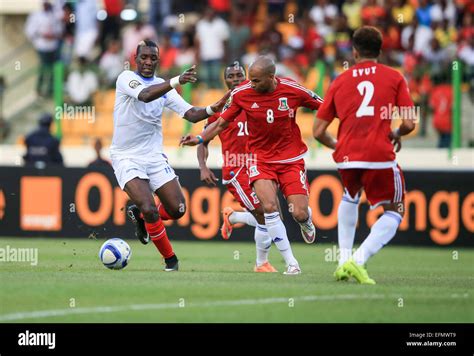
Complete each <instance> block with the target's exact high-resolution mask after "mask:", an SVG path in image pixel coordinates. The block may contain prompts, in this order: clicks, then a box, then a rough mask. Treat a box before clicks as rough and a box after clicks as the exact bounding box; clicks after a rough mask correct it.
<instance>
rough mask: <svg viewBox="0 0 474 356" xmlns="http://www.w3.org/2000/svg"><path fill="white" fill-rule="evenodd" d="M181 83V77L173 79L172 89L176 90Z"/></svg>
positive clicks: (171, 81)
mask: <svg viewBox="0 0 474 356" xmlns="http://www.w3.org/2000/svg"><path fill="white" fill-rule="evenodd" d="M180 84H181V83H180V82H179V75H177V76H176V77H173V78H171V79H170V86H171V88H173V89H174V88H176V87H177V86H178V85H180Z"/></svg>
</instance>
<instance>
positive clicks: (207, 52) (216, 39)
mask: <svg viewBox="0 0 474 356" xmlns="http://www.w3.org/2000/svg"><path fill="white" fill-rule="evenodd" d="M229 35H230V33H229V25H228V24H227V22H225V21H224V20H223V19H221V18H220V17H217V16H216V12H215V11H214V9H212V8H207V9H206V11H205V12H204V16H203V18H202V19H200V20H199V21H198V22H197V24H196V41H195V42H196V47H197V52H198V56H199V59H200V62H201V65H200V69H201V77H202V80H203V81H204V82H205V83H206V84H207V86H208V87H209V88H220V87H222V85H221V84H222V80H221V66H222V64H223V61H225V59H226V54H227V53H226V50H227V48H226V47H227V41H228V39H229ZM198 68H199V67H198Z"/></svg>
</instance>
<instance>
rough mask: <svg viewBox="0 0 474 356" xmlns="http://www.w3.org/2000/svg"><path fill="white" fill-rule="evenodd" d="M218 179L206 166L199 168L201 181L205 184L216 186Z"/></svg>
mask: <svg viewBox="0 0 474 356" xmlns="http://www.w3.org/2000/svg"><path fill="white" fill-rule="evenodd" d="M218 180H219V179H217V178H216V176H215V175H214V173H212V171H211V170H210V169H209V168H208V167H202V168H201V182H204V183H206V184H207V185H210V186H214V187H215V186H216V182H217V181H218Z"/></svg>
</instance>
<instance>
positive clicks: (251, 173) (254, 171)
mask: <svg viewBox="0 0 474 356" xmlns="http://www.w3.org/2000/svg"><path fill="white" fill-rule="evenodd" d="M259 174H260V172H259V171H258V170H257V166H250V167H249V177H250V178H252V177H255V176H258V175H259Z"/></svg>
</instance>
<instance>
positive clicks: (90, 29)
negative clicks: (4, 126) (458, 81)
mask: <svg viewBox="0 0 474 356" xmlns="http://www.w3.org/2000/svg"><path fill="white" fill-rule="evenodd" d="M103 4H104V8H103V9H99V8H98V7H97V1H96V0H78V1H76V2H75V3H71V2H65V1H64V0H56V1H52V0H51V2H47V1H45V2H44V7H43V9H42V10H41V11H38V12H35V13H32V14H31V15H30V16H29V18H28V21H27V24H26V34H27V35H28V37H29V38H30V39H31V41H32V43H33V45H34V47H35V48H36V50H37V51H38V56H39V58H40V62H41V68H42V69H41V71H40V77H39V81H38V94H39V95H46V96H47V95H50V94H51V85H50V83H51V66H52V63H53V62H54V61H55V60H58V59H59V60H61V61H62V62H63V63H65V64H66V66H67V68H68V74H69V75H74V73H76V74H75V78H74V79H75V80H76V82H77V81H79V80H82V81H87V82H88V83H91V84H90V85H89V86H88V88H91V89H90V90H89V91H90V92H92V91H93V90H95V89H96V87H95V86H94V84H93V83H92V82H94V80H92V79H90V77H89V78H88V79H85V78H79V77H78V75H77V73H79V74H81V75H85V74H84V73H91V72H90V71H88V70H87V68H88V67H90V66H91V65H93V67H94V70H93V71H92V72H93V73H95V75H97V80H96V81H97V82H98V83H99V84H100V86H101V87H105V88H112V87H114V84H115V79H116V77H117V76H118V74H119V73H120V72H121V71H122V70H124V69H129V68H133V67H134V59H133V57H134V51H135V48H136V45H137V43H138V42H139V41H140V40H142V39H151V40H154V41H157V43H158V44H159V47H160V57H161V58H160V68H159V72H160V75H161V76H163V77H170V76H173V75H176V74H177V73H180V72H181V71H182V70H183V67H187V66H190V65H192V64H195V63H196V64H197V65H198V70H199V76H200V82H201V83H202V84H201V85H205V86H207V87H208V88H223V81H222V78H221V77H222V76H221V73H222V71H221V69H222V67H223V65H225V64H227V63H232V62H233V61H235V60H238V61H240V62H241V63H243V64H244V65H248V64H249V63H250V62H251V61H252V60H253V59H254V58H255V57H256V56H257V55H258V54H266V55H269V56H271V57H273V58H274V59H275V61H276V62H277V71H278V74H279V75H281V76H287V77H291V78H293V79H295V80H297V81H300V82H303V83H305V79H306V78H307V75H308V72H309V71H310V70H311V69H312V68H314V67H315V65H316V64H317V63H318V62H319V63H322V64H323V67H324V68H325V73H326V75H327V76H328V81H327V82H329V81H330V80H331V79H333V78H334V77H335V76H336V75H337V74H338V73H339V72H340V71H341V70H343V69H344V68H347V66H348V65H351V64H352V59H351V50H352V47H351V35H352V33H353V32H354V31H355V30H356V29H357V28H358V27H360V26H361V25H372V26H376V27H378V28H379V29H380V30H381V32H382V34H383V54H382V57H381V61H382V62H383V63H386V64H388V65H391V66H393V67H396V68H398V69H399V70H401V71H402V72H403V74H404V75H405V77H406V79H407V81H408V83H409V87H410V90H411V93H412V96H413V99H414V101H415V103H416V104H417V105H419V106H420V107H421V108H422V115H424V116H426V114H427V113H428V110H430V107H432V109H433V111H436V110H437V107H436V105H438V102H439V101H430V100H429V98H430V93H432V92H433V91H434V90H435V88H436V86H438V85H445V84H446V83H447V82H449V81H450V80H451V78H450V74H451V72H452V65H453V60H455V59H460V60H461V61H462V62H463V67H462V70H463V81H464V83H465V84H464V86H463V88H467V90H469V92H470V97H471V100H473V101H474V3H473V2H472V1H469V0H385V1H380V0H363V1H354V0H346V1H344V0H339V1H328V0H295V1H284V0H266V1H264V0H193V1H173V0H160V1H158V0H149V6H148V11H147V12H146V13H140V12H139V11H138V1H137V0H129V1H126V0H103ZM133 10H136V13H137V15H136V16H132V17H131V18H128V17H127V16H125V15H124V14H126V13H127V12H130V11H132V12H133ZM69 82H70V80H69V79H68V80H67V83H68V84H69ZM73 82H74V80H73V79H71V83H73ZM68 87H69V85H68ZM73 87H74V85H71V89H70V90H69V93H68V95H69V97H72V96H74V94H72V91H73V89H72V88H73ZM311 89H315V88H311ZM321 94H324V93H321ZM445 94H447V95H448V98H449V95H450V96H451V97H452V92H445ZM451 100H452V99H451ZM430 105H431V106H430ZM439 105H441V104H439ZM433 106H434V107H433ZM448 119H450V118H448ZM441 126H443V127H446V125H441ZM425 133H426V124H425V123H424V122H422V125H421V129H420V134H421V135H425Z"/></svg>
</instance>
